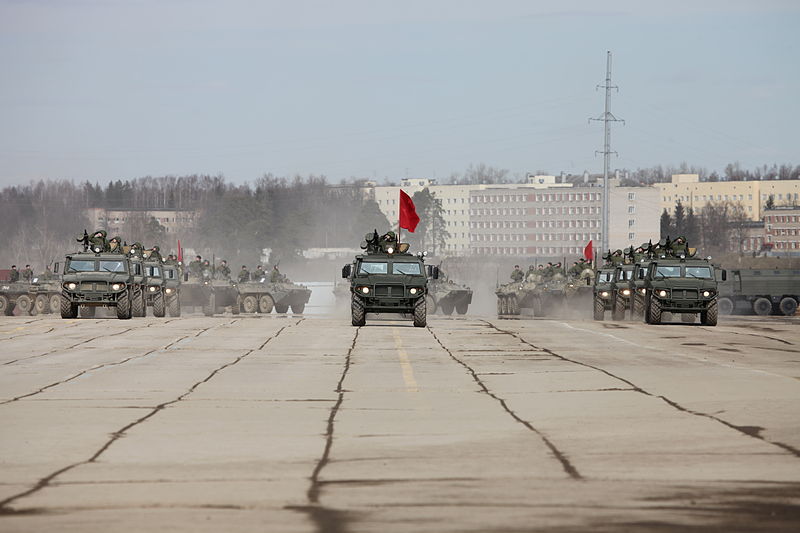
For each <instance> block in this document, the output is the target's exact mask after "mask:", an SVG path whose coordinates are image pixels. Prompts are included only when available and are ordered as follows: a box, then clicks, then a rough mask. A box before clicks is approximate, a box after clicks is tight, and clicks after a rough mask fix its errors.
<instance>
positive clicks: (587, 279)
mask: <svg viewBox="0 0 800 533" xmlns="http://www.w3.org/2000/svg"><path fill="white" fill-rule="evenodd" d="M586 284H587V285H591V284H592V278H590V277H587V278H586Z"/></svg>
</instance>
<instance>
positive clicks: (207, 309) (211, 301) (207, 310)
mask: <svg viewBox="0 0 800 533" xmlns="http://www.w3.org/2000/svg"><path fill="white" fill-rule="evenodd" d="M216 310H217V298H216V295H215V294H214V293H213V292H212V293H211V294H209V295H208V299H207V300H206V301H205V302H204V303H203V314H204V315H206V316H214V311H216Z"/></svg>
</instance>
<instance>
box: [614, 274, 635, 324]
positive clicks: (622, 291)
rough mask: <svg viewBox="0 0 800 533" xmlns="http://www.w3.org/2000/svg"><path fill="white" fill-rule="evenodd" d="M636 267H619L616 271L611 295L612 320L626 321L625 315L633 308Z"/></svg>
mask: <svg viewBox="0 0 800 533" xmlns="http://www.w3.org/2000/svg"><path fill="white" fill-rule="evenodd" d="M636 270H637V268H636V265H631V264H628V265H619V266H618V267H617V268H616V270H614V281H613V284H612V293H611V319H612V320H625V313H626V312H627V311H628V310H629V309H631V308H632V303H633V295H634V293H635V291H636V288H635V286H634V277H635V276H636Z"/></svg>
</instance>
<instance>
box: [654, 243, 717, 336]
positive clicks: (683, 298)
mask: <svg viewBox="0 0 800 533" xmlns="http://www.w3.org/2000/svg"><path fill="white" fill-rule="evenodd" d="M721 275H722V280H723V281H724V280H725V279H726V273H725V271H724V270H723V271H722V272H721ZM643 276H644V281H645V312H644V318H645V322H647V323H648V324H660V323H661V320H662V314H663V313H664V312H669V313H672V314H673V315H674V314H681V315H690V318H691V321H692V322H693V321H694V316H695V315H696V314H697V313H700V322H701V323H702V324H703V325H706V326H716V325H717V315H718V307H717V280H716V274H715V271H714V266H713V265H712V264H711V263H710V262H709V261H708V260H706V259H694V258H689V259H687V258H677V257H670V258H660V259H654V260H653V261H652V262H651V263H650V264H649V265H648V267H647V272H645V273H644V274H643ZM682 319H683V317H682ZM684 321H686V322H688V321H689V320H686V319H684Z"/></svg>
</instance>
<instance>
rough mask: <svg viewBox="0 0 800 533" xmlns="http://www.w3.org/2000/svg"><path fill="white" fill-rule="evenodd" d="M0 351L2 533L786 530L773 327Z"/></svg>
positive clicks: (50, 323) (491, 326) (431, 333)
mask: <svg viewBox="0 0 800 533" xmlns="http://www.w3.org/2000/svg"><path fill="white" fill-rule="evenodd" d="M609 326H616V327H609ZM0 346H2V350H0V403H2V404H0V424H2V425H1V426H0V427H2V428H3V431H2V433H0V531H2V532H5V531H48V530H51V529H52V530H58V531H109V530H113V531H142V530H153V531H158V530H178V531H220V530H225V531H265V530H266V531H288V532H292V531H309V532H313V531H321V532H332V533H338V532H348V531H351V532H357V531H381V532H383V531H414V532H419V531H437V532H439V531H532V530H542V529H547V530H554V531H560V530H563V531H575V530H585V531H617V530H626V531H653V530H656V531H662V530H663V531H672V530H675V531H682V530H685V529H693V530H699V531H717V530H751V529H759V530H775V531H780V530H787V531H789V530H796V529H797V528H798V527H800V454H799V453H798V450H799V449H800V363H798V361H797V355H796V352H797V351H798V350H800V332H798V328H797V324H796V323H794V322H791V321H768V320H758V321H755V320H738V321H730V322H726V323H722V324H721V325H720V326H719V327H717V328H703V327H697V326H685V327H681V326H677V327H675V326H667V327H661V328H659V327H653V326H646V325H643V324H634V323H620V324H607V323H594V322H590V321H580V320H575V321H559V320H513V321H512V320H497V319H489V318H484V319H479V318H465V319H464V318H438V317H435V318H432V319H431V320H430V321H429V327H428V328H427V329H422V328H413V327H411V326H410V323H409V322H404V321H391V320H387V321H377V320H376V321H369V322H368V324H367V326H365V327H362V328H353V327H350V326H349V324H348V323H347V321H346V320H344V319H337V318H323V317H309V318H306V319H303V318H302V317H292V316H272V317H264V318H261V319H259V320H249V319H247V318H242V317H239V318H237V317H231V316H223V317H211V318H207V317H199V316H188V317H184V318H181V319H169V320H159V319H155V318H145V319H134V320H131V321H116V320H102V319H88V320H63V321H62V320H59V319H56V318H52V317H47V316H45V317H35V318H34V319H31V318H30V317H25V318H22V317H19V318H18V317H0ZM734 349H735V350H736V351H732V350H734Z"/></svg>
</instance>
